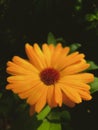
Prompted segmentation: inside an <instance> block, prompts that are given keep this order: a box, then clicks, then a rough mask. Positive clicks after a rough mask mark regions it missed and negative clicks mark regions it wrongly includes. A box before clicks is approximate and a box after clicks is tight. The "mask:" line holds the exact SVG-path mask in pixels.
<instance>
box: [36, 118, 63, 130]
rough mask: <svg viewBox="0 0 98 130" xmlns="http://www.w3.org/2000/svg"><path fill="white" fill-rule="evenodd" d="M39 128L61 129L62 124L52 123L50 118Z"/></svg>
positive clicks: (39, 129) (43, 129)
mask: <svg viewBox="0 0 98 130" xmlns="http://www.w3.org/2000/svg"><path fill="white" fill-rule="evenodd" d="M37 130H61V124H60V123H51V122H49V121H48V120H44V121H43V123H42V124H41V125H40V126H39V127H38V129H37Z"/></svg>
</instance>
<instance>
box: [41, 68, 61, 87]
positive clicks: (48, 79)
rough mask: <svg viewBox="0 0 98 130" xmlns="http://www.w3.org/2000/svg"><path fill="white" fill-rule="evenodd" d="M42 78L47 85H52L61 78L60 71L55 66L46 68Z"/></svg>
mask: <svg viewBox="0 0 98 130" xmlns="http://www.w3.org/2000/svg"><path fill="white" fill-rule="evenodd" d="M40 78H41V81H42V82H44V83H45V84H46V85H52V84H55V83H56V82H57V81H58V80H59V78H60V73H59V72H58V71H57V70H56V69H54V68H46V69H44V70H43V71H42V72H41V73H40Z"/></svg>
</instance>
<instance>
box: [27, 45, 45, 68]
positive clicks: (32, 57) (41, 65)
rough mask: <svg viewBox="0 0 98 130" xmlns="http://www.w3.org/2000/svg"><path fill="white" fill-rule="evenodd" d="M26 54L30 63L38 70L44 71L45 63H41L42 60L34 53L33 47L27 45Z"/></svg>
mask: <svg viewBox="0 0 98 130" xmlns="http://www.w3.org/2000/svg"><path fill="white" fill-rule="evenodd" d="M25 49H26V54H27V56H28V58H29V60H30V62H31V63H32V64H33V65H34V66H35V67H36V68H37V69H38V70H42V69H44V67H45V66H44V63H43V62H42V61H41V59H40V58H39V57H38V55H37V54H36V52H35V51H34V48H33V46H31V45H29V44H28V43H27V44H26V45H25Z"/></svg>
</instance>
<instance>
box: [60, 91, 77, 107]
mask: <svg viewBox="0 0 98 130" xmlns="http://www.w3.org/2000/svg"><path fill="white" fill-rule="evenodd" d="M62 95H63V103H64V104H65V105H66V106H68V107H74V106H75V103H74V102H73V101H71V100H70V99H69V98H68V97H67V96H66V95H65V94H64V93H62Z"/></svg>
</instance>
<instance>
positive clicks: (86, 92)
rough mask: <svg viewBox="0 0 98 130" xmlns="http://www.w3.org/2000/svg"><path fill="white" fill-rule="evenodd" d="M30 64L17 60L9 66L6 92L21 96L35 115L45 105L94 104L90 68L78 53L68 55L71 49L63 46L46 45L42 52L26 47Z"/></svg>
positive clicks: (37, 47)
mask: <svg viewBox="0 0 98 130" xmlns="http://www.w3.org/2000/svg"><path fill="white" fill-rule="evenodd" d="M25 50H26V54H27V57H28V60H25V59H23V58H20V57H18V56H14V57H13V59H12V61H8V63H7V72H8V73H9V74H11V76H9V77H8V78H7V81H8V82H9V84H8V85H7V86H6V89H8V90H12V91H13V92H14V93H16V94H18V95H19V97H20V98H21V99H26V101H27V103H28V104H30V106H33V107H32V108H33V109H34V110H35V111H36V112H40V111H41V110H42V109H43V108H44V106H45V105H46V104H48V105H49V106H50V107H51V108H53V107H57V106H59V107H61V106H62V104H65V105H67V106H69V107H74V106H75V104H78V103H81V102H82V100H91V99H92V96H91V95H90V86H89V84H88V83H90V82H92V81H93V80H94V76H93V74H91V73H87V72H85V71H84V70H86V69H87V68H88V67H89V66H90V64H88V63H87V62H86V60H85V59H84V57H85V55H84V54H82V53H79V52H74V53H71V54H69V52H70V48H69V47H62V45H61V44H60V43H58V44H57V45H56V46H54V45H53V44H50V45H48V44H43V45H42V49H41V48H40V47H39V45H38V44H37V43H35V44H34V45H33V46H31V45H30V44H28V43H27V44H26V45H25Z"/></svg>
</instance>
